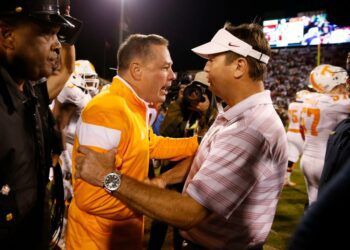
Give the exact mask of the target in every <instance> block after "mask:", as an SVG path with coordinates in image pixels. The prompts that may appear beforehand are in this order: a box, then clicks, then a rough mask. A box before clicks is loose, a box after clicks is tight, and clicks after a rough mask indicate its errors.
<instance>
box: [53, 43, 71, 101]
mask: <svg viewBox="0 0 350 250" xmlns="http://www.w3.org/2000/svg"><path fill="white" fill-rule="evenodd" d="M74 62H75V47H74V46H71V45H68V44H62V49H61V67H60V68H59V70H56V71H55V72H54V73H53V74H52V75H51V76H50V77H49V78H48V80H47V90H48V93H49V98H50V100H53V99H55V98H56V97H57V95H58V94H59V93H60V92H61V90H62V88H63V87H64V85H65V83H66V82H67V81H68V79H69V77H70V75H71V74H72V73H73V71H74Z"/></svg>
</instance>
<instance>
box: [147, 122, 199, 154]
mask: <svg viewBox="0 0 350 250" xmlns="http://www.w3.org/2000/svg"><path fill="white" fill-rule="evenodd" d="M149 139H150V145H149V149H150V158H151V159H168V160H172V161H178V160H181V159H183V158H186V157H189V156H192V155H194V154H195V153H196V151H197V148H198V138H197V136H193V137H189V138H170V137H163V136H157V135H155V134H154V133H153V130H152V129H150V131H149Z"/></svg>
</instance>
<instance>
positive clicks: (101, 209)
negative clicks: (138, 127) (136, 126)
mask: <svg viewBox="0 0 350 250" xmlns="http://www.w3.org/2000/svg"><path fill="white" fill-rule="evenodd" d="M108 101H110V102H114V105H109V104H108V103H110V102H108ZM118 105H119V107H121V108H118ZM122 109H123V106H122V104H120V103H118V101H117V100H115V99H114V100H108V99H107V100H106V102H104V103H103V105H99V104H97V105H96V104H95V105H88V106H87V108H86V109H85V110H84V111H83V113H82V116H81V123H80V124H78V126H77V132H76V139H75V143H74V149H73V169H72V170H73V171H72V172H73V176H74V174H75V155H76V154H77V147H78V146H79V144H80V143H81V145H85V146H88V147H89V148H91V149H93V150H95V151H96V152H106V151H107V150H110V149H111V148H113V147H117V150H118V151H117V154H116V163H115V166H116V168H117V167H119V166H120V165H121V164H122V155H123V152H124V148H125V141H126V140H127V138H126V136H127V135H128V133H125V131H128V126H129V125H128V122H127V121H128V120H127V119H124V118H125V117H124V116H125V115H123V112H122ZM112 110H113V112H112ZM118 111H121V112H118ZM73 189H74V199H75V203H76V205H77V207H78V208H79V209H81V210H83V211H85V212H87V213H89V214H92V215H96V216H100V217H103V218H108V219H113V220H122V219H126V218H129V217H131V216H132V215H133V214H134V212H133V211H131V210H130V209H129V208H127V207H126V206H125V205H124V204H123V203H122V202H121V201H119V200H118V199H117V198H115V197H114V196H112V195H110V194H109V193H108V192H107V191H106V190H104V189H103V188H101V187H95V186H92V185H90V184H88V183H86V182H85V181H83V180H80V179H78V180H73Z"/></svg>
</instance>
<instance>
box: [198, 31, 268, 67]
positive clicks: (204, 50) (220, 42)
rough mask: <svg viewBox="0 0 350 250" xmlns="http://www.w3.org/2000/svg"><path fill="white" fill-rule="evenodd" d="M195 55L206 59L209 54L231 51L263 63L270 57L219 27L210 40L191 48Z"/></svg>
mask: <svg viewBox="0 0 350 250" xmlns="http://www.w3.org/2000/svg"><path fill="white" fill-rule="evenodd" d="M192 51H193V52H194V53H196V54H197V55H199V56H201V57H203V58H205V59H208V56H209V55H212V54H217V53H221V52H226V51H233V52H235V53H237V54H239V55H241V56H244V57H247V56H251V57H253V58H255V59H257V60H259V61H261V62H263V63H266V64H267V63H268V61H269V59H270V57H269V56H267V55H265V54H263V53H261V52H259V51H257V50H255V49H253V47H252V46H251V45H249V44H248V43H246V42H244V41H242V40H241V39H239V38H237V37H235V36H234V35H232V34H231V33H230V32H228V31H227V30H226V29H224V28H223V29H220V30H219V31H218V32H217V33H216V34H215V36H214V37H213V39H211V41H210V42H208V43H205V44H203V45H201V46H198V47H196V48H193V49H192Z"/></svg>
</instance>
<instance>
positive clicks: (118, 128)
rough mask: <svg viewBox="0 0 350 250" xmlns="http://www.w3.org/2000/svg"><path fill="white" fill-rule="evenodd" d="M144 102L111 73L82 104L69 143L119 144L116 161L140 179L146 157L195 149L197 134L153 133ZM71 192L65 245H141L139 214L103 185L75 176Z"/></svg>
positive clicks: (185, 153)
mask: <svg viewBox="0 0 350 250" xmlns="http://www.w3.org/2000/svg"><path fill="white" fill-rule="evenodd" d="M148 116H149V115H148V107H147V103H146V102H144V101H143V100H142V99H140V98H139V97H138V96H137V94H136V93H135V92H134V91H133V89H132V88H131V87H130V86H129V85H128V83H126V82H125V81H124V80H123V79H122V78H120V77H118V76H117V77H115V78H114V79H113V83H112V85H111V87H110V88H108V89H106V90H104V91H102V92H101V93H100V94H99V95H97V96H96V97H95V98H93V99H92V100H91V101H90V102H89V104H88V105H87V106H86V107H85V109H84V110H83V112H82V114H81V118H80V121H79V122H78V125H77V130H76V135H75V142H74V148H73V176H74V174H75V155H76V150H77V147H78V146H79V145H85V146H89V147H90V148H92V149H94V150H96V151H98V152H106V151H107V150H110V149H112V148H117V154H116V163H115V167H116V169H118V170H119V171H120V172H121V173H123V174H125V175H128V176H130V177H132V178H135V179H137V180H140V181H143V180H144V179H145V178H146V177H147V175H148V164H149V159H150V158H154V159H171V160H179V159H182V158H184V157H187V156H190V155H193V154H194V153H195V151H196V150H197V147H198V143H197V138H196V137H192V138H183V139H173V138H167V137H160V136H156V135H155V134H153V132H152V130H151V129H150V128H149V126H148ZM73 188H74V198H73V200H72V203H71V205H70V207H69V213H68V229H67V242H66V245H67V249H74V250H76V249H84V250H90V249H91V250H92V249H128V250H129V249H133V250H134V249H142V240H143V216H142V215H140V214H137V213H135V212H134V211H133V210H130V209H129V208H128V207H127V206H125V205H124V204H123V203H122V202H121V201H119V200H118V199H117V198H115V197H113V196H112V195H111V194H109V193H108V192H106V191H105V190H104V189H103V188H100V187H95V186H92V185H90V184H88V183H86V182H84V181H82V180H80V179H78V180H73Z"/></svg>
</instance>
